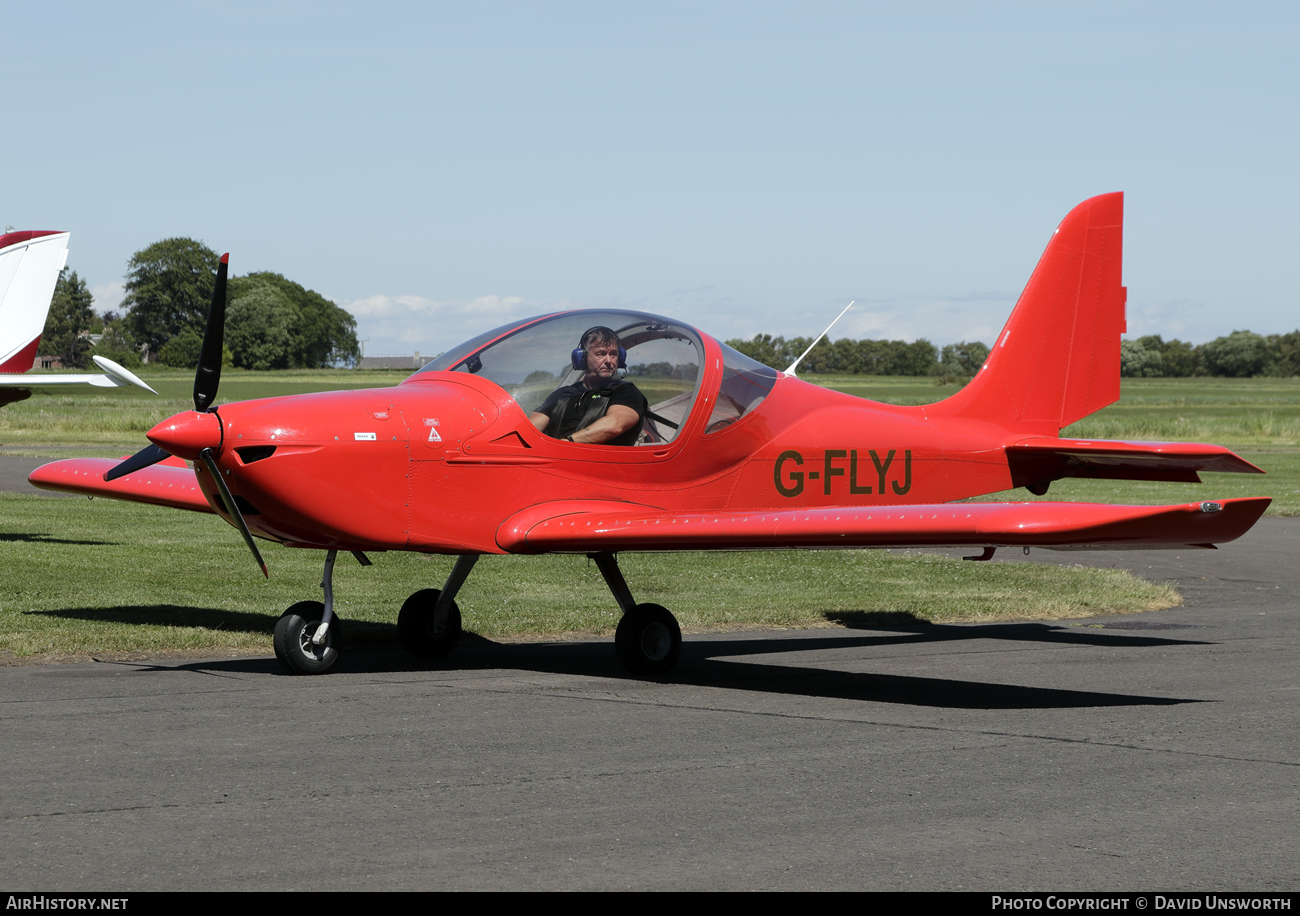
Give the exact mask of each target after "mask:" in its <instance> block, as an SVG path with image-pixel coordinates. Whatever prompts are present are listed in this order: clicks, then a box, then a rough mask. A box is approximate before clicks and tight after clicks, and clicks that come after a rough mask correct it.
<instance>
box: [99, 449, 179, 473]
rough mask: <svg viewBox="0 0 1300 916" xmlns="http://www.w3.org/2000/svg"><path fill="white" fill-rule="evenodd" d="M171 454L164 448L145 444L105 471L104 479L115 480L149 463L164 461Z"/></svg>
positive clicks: (139, 469) (145, 466)
mask: <svg viewBox="0 0 1300 916" xmlns="http://www.w3.org/2000/svg"><path fill="white" fill-rule="evenodd" d="M171 456H172V453H171V452H169V451H167V450H166V449H162V448H159V447H158V446H156V445H153V444H150V445H146V446H145V447H144V448H142V449H140V451H138V452H136V453H135V454H134V455H132V456H131V457H130V458H128V459H126V460H125V461H123V462H122V463H121V464H119V465H117V466H115V467H113V468H110V469H109V470H107V471H105V472H104V479H105V480H117V478H119V477H125V476H126V475H127V474H133V473H135V472H136V471H142V470H144V469H145V468H147V467H149V465H151V464H157V463H158V462H159V461H166V460H167V459H168V458H170V457H171Z"/></svg>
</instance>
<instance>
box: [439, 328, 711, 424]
mask: <svg viewBox="0 0 1300 916" xmlns="http://www.w3.org/2000/svg"><path fill="white" fill-rule="evenodd" d="M593 327H607V328H610V329H611V330H613V331H614V333H616V334H617V335H618V338H619V343H620V345H621V346H622V347H623V348H624V349H625V350H627V368H626V369H625V370H623V372H622V373H621V374H622V375H623V376H624V377H625V378H626V379H627V380H628V381H630V382H633V383H634V384H635V385H636V386H637V387H638V388H639V389H641V393H642V394H644V395H645V396H646V400H647V401H648V402H649V404H650V414H651V416H650V417H648V418H647V420H646V422H645V424H644V429H643V433H642V436H641V439H640V440H639V441H638V443H637V444H638V445H653V444H658V443H662V442H666V441H668V440H671V439H673V438H674V437H675V436H676V435H677V431H678V429H680V428H681V427H682V426H683V425H684V424H685V422H686V417H687V415H688V414H689V413H690V408H691V405H692V404H693V403H694V402H695V398H696V395H697V394H698V392H699V386H700V378H701V374H702V373H701V372H700V367H701V366H702V365H703V362H704V344H703V342H702V341H701V340H700V335H699V334H698V333H697V332H696V331H695V329H694V328H692V327H689V326H688V325H684V324H681V323H679V322H676V321H672V320H671V319H668V318H663V317H660V316H658V315H648V314H645V313H644V312H625V311H590V312H585V311H584V312H569V313H566V314H561V315H553V316H550V317H547V318H542V319H540V320H538V319H536V318H529V319H526V320H524V321H520V322H516V323H515V324H513V325H505V326H503V327H500V328H496V329H494V330H491V331H488V332H487V333H486V334H482V335H480V336H478V337H476V338H474V339H473V340H471V341H467V342H466V343H464V344H461V345H460V346H459V347H455V348H454V349H452V350H449V351H448V352H447V353H445V354H444V355H442V356H440V357H438V358H437V359H435V360H434V361H433V362H431V363H429V364H428V365H427V366H425V367H424V368H423V369H421V370H420V372H419V373H416V374H417V375H419V374H422V373H425V372H469V373H472V374H474V375H478V376H480V377H482V378H487V379H490V380H492V381H493V382H495V383H496V384H498V385H500V386H501V387H502V388H504V389H505V390H506V391H508V392H509V393H510V395H511V397H513V398H514V399H515V400H516V401H518V402H519V406H520V407H522V408H523V409H524V411H525V413H529V412H532V411H534V410H536V409H537V408H538V407H540V406H541V405H542V402H543V401H545V400H546V398H547V396H548V395H549V394H550V393H551V392H552V391H554V390H555V389H557V388H559V387H561V386H564V385H572V384H574V383H575V382H577V381H578V380H579V379H581V378H582V376H583V374H584V373H583V371H582V370H580V369H574V368H573V362H572V356H571V354H572V352H573V350H574V348H575V347H577V346H578V342H579V341H580V340H581V339H582V336H583V334H584V333H585V332H586V331H587V330H589V329H591V328H593ZM489 341H491V343H489Z"/></svg>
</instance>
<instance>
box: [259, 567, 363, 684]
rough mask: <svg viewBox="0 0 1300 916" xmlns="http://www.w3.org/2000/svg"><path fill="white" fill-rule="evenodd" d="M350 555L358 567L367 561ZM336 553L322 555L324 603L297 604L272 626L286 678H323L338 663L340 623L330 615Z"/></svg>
mask: <svg viewBox="0 0 1300 916" xmlns="http://www.w3.org/2000/svg"><path fill="white" fill-rule="evenodd" d="M352 555H353V556H354V557H356V558H357V562H358V563H360V564H361V565H362V566H369V565H370V559H369V558H368V557H367V556H366V555H365V554H364V553H362V552H361V551H359V550H354V551H352ZM337 557H338V551H337V550H331V551H329V552H328V553H327V554H325V574H324V576H322V577H321V583H320V586H321V588H323V589H324V590H325V603H324V604H322V603H321V602H319V601H299V602H298V603H297V604H295V605H293V606H292V607H290V608H289V609H288V610H287V611H285V612H284V613H283V614H281V615H280V619H279V620H277V621H276V623H275V636H274V637H273V639H272V644H273V645H274V646H275V657H276V658H278V659H279V660H280V664H282V665H284V667H285V668H286V669H287V670H288V672H289V673H290V674H324V673H325V672H326V671H328V670H330V668H333V667H334V663H335V662H336V661H338V660H339V649H340V648H341V647H342V645H343V630H342V625H341V621H340V620H339V617H338V615H337V614H335V613H334V560H335V559H336V558H337Z"/></svg>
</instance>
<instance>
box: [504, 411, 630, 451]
mask: <svg viewBox="0 0 1300 916" xmlns="http://www.w3.org/2000/svg"><path fill="white" fill-rule="evenodd" d="M528 419H529V420H530V421H531V422H532V424H533V425H534V426H536V427H537V431H538V432H539V433H544V432H546V427H548V426H550V425H551V418H550V417H548V416H547V415H546V414H544V413H539V412H538V411H533V412H532V413H531V414H529V415H528ZM640 420H641V415H640V414H639V413H637V412H636V411H635V410H633V409H632V408H631V407H625V406H623V405H622V404H611V405H610V407H609V410H608V411H606V413H605V416H603V417H601V418H600V419H599V420H597V421H596V422H595V423H593V424H591V425H590V426H588V427H587V428H586V429H580V430H578V431H577V432H576V433H574V434H573V435H572V436H570V437H569V438H571V439H572V440H573V441H574V442H583V443H586V444H587V445H600V444H601V443H602V442H608V441H609V440H611V439H615V438H617V437H618V436H620V435H622V434H623V433H625V432H627V431H628V429H630V428H631V427H633V426H635V425H636V424H637V423H638V422H640Z"/></svg>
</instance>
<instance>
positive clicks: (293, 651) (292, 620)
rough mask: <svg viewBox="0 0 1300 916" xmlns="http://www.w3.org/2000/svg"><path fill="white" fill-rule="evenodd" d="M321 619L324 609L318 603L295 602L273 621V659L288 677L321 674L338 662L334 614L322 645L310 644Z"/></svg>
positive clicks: (338, 628) (339, 630)
mask: <svg viewBox="0 0 1300 916" xmlns="http://www.w3.org/2000/svg"><path fill="white" fill-rule="evenodd" d="M324 616H325V605H323V604H321V603H320V602H319V601H299V602H298V603H297V604H295V605H294V606H293V607H291V608H289V610H287V611H285V612H284V613H283V614H281V615H280V619H279V620H277V621H276V623H275V638H274V640H273V644H274V645H275V657H276V658H278V659H279V660H280V664H282V665H284V667H285V668H287V669H288V671H289V673H290V674H324V673H325V672H326V671H328V670H330V668H332V667H334V663H335V662H336V661H338V660H339V649H340V648H341V647H342V645H343V626H342V621H341V620H339V615H338V614H335V615H334V616H333V619H331V620H330V628H329V632H328V633H326V634H325V642H324V644H322V645H319V646H318V645H316V644H315V643H314V642H312V637H313V636H315V635H316V630H317V628H318V627H319V626H320V622H321V618H322V617H324Z"/></svg>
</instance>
